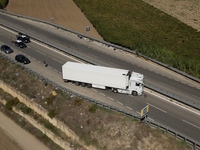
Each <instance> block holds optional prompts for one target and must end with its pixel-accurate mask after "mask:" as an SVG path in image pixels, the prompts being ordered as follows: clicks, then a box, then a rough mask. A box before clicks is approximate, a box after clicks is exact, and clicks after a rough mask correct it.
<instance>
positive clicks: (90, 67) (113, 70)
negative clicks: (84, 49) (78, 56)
mask: <svg viewBox="0 0 200 150" xmlns="http://www.w3.org/2000/svg"><path fill="white" fill-rule="evenodd" d="M62 67H63V68H77V69H80V70H87V71H92V72H96V73H98V72H106V74H110V75H115V76H116V75H119V76H121V75H125V76H126V75H127V74H128V73H129V70H125V69H117V68H109V67H103V66H95V65H91V64H83V63H76V62H69V61H68V62H67V63H65V64H64V65H63V66H62Z"/></svg>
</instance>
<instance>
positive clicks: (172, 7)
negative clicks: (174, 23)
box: [143, 0, 200, 31]
mask: <svg viewBox="0 0 200 150" xmlns="http://www.w3.org/2000/svg"><path fill="white" fill-rule="evenodd" d="M143 1H144V2H146V3H148V4H150V5H152V6H154V7H156V8H158V9H160V10H161V11H164V12H165V13H167V14H169V15H171V16H173V17H174V18H177V19H178V20H180V21H182V22H184V23H185V24H187V25H189V26H191V27H192V28H194V29H197V30H198V31H200V1H199V0H143Z"/></svg>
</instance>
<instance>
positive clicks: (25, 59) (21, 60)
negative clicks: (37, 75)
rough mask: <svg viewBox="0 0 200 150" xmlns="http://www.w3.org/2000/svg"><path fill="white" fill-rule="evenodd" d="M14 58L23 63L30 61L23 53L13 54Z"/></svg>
mask: <svg viewBox="0 0 200 150" xmlns="http://www.w3.org/2000/svg"><path fill="white" fill-rule="evenodd" d="M15 60H16V61H17V62H20V63H23V64H29V63H30V62H31V61H30V60H29V59H28V58H27V57H26V56H24V55H22V54H18V55H16V56H15Z"/></svg>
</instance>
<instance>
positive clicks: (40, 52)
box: [35, 50, 46, 55]
mask: <svg viewBox="0 0 200 150" xmlns="http://www.w3.org/2000/svg"><path fill="white" fill-rule="evenodd" d="M35 51H36V52H38V53H40V54H42V55H46V54H45V53H43V52H40V51H38V50H35Z"/></svg>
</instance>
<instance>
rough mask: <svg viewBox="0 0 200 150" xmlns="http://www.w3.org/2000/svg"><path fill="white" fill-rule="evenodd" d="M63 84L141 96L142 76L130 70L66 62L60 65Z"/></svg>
mask: <svg viewBox="0 0 200 150" xmlns="http://www.w3.org/2000/svg"><path fill="white" fill-rule="evenodd" d="M62 77H63V80H64V82H72V83H74V84H75V85H76V86H79V85H80V86H82V87H88V88H99V89H111V90H112V91H113V92H114V93H125V94H132V95H134V96H137V95H142V93H143V87H144V83H143V79H144V75H143V74H140V73H136V72H133V71H130V70H125V69H118V68H110V67H104V66H96V65H91V64H84V63H77V62H70V61H68V62H66V63H65V64H63V65H62Z"/></svg>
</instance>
